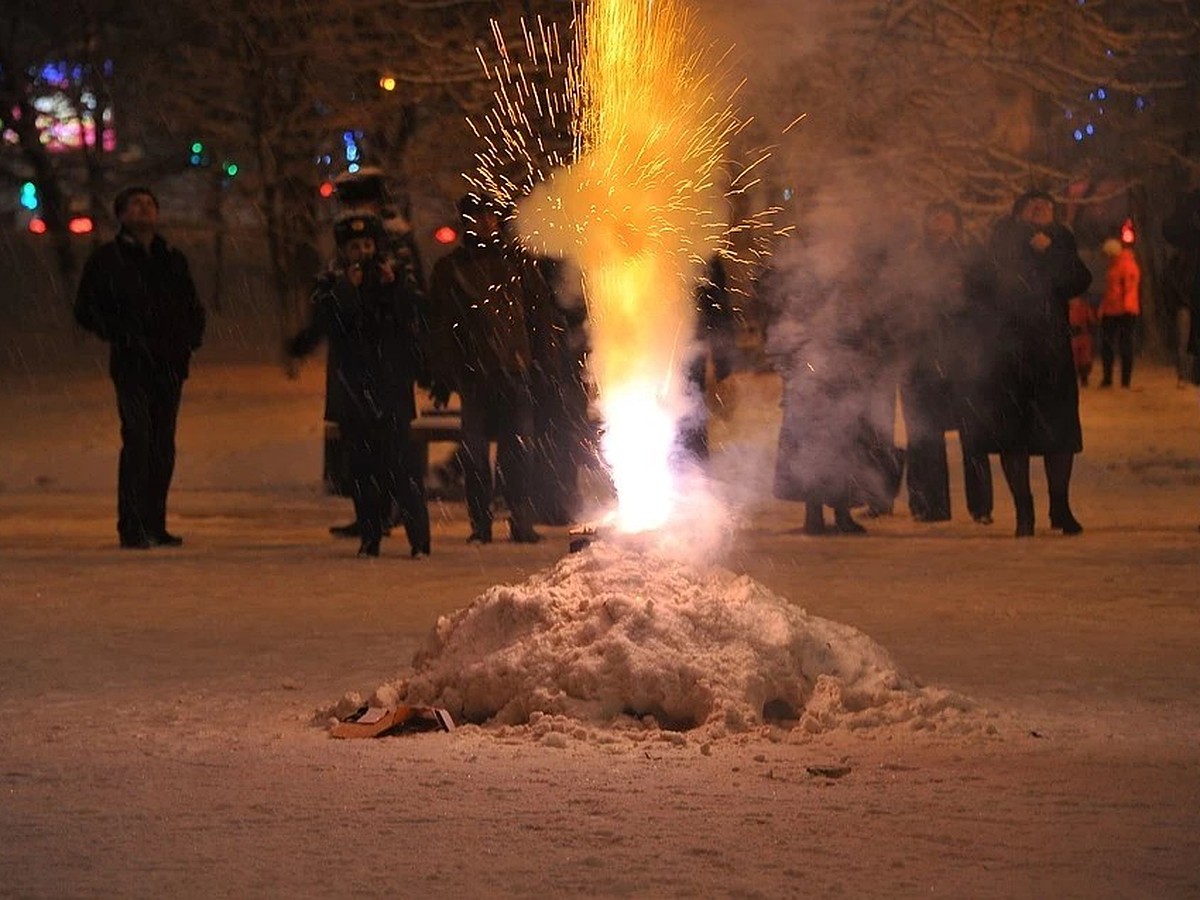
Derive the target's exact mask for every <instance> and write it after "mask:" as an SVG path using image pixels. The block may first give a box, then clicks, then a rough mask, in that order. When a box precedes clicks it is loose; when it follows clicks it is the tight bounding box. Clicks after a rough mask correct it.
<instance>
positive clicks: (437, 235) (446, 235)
mask: <svg viewBox="0 0 1200 900" xmlns="http://www.w3.org/2000/svg"><path fill="white" fill-rule="evenodd" d="M433 239H434V240H435V241H437V242H438V243H439V244H453V243H454V242H455V241H457V240H458V232H457V231H455V230H454V229H453V228H451V227H450V226H449V225H443V226H442V227H441V228H439V229H438V230H437V231H435V232H434V233H433Z"/></svg>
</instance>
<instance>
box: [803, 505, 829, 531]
mask: <svg viewBox="0 0 1200 900" xmlns="http://www.w3.org/2000/svg"><path fill="white" fill-rule="evenodd" d="M804 533H805V534H813V535H817V534H824V533H825V505H824V504H823V503H816V502H814V501H811V500H810V501H808V502H807V503H805V504H804Z"/></svg>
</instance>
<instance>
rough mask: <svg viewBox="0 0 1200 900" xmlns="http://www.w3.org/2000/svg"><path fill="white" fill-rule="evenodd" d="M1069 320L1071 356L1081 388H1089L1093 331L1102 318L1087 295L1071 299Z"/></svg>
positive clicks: (1068, 307) (1068, 308)
mask: <svg viewBox="0 0 1200 900" xmlns="http://www.w3.org/2000/svg"><path fill="white" fill-rule="evenodd" d="M1067 318H1068V320H1069V321H1070V323H1071V356H1072V357H1074V359H1075V372H1076V374H1077V375H1078V376H1079V386H1080V387H1087V385H1088V377H1089V376H1090V375H1091V374H1092V329H1093V327H1094V326H1095V325H1096V323H1097V322H1099V321H1100V317H1099V315H1097V313H1096V310H1095V309H1093V308H1092V305H1091V304H1090V303H1088V298H1087V295H1085V294H1081V295H1079V296H1078V297H1072V298H1071V301H1070V303H1069V304H1068V305H1067Z"/></svg>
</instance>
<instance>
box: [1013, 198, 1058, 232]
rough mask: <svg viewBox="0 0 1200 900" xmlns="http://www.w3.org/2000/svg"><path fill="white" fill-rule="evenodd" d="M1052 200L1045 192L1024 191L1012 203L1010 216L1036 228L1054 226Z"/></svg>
mask: <svg viewBox="0 0 1200 900" xmlns="http://www.w3.org/2000/svg"><path fill="white" fill-rule="evenodd" d="M1054 212H1055V210H1054V198H1053V197H1051V196H1050V195H1049V194H1048V193H1046V192H1045V191H1026V192H1025V193H1024V194H1022V195H1021V196H1020V197H1018V198H1017V199H1016V202H1014V203H1013V209H1012V214H1013V218H1014V219H1019V220H1020V221H1022V222H1025V223H1027V224H1029V225H1033V226H1034V227H1036V228H1046V227H1048V226H1050V225H1053V224H1054Z"/></svg>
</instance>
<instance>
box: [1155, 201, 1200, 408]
mask: <svg viewBox="0 0 1200 900" xmlns="http://www.w3.org/2000/svg"><path fill="white" fill-rule="evenodd" d="M1163 237H1164V238H1166V240H1167V243H1169V244H1170V245H1171V246H1172V247H1173V248H1174V249H1175V252H1176V258H1175V260H1174V265H1173V267H1172V268H1173V271H1174V273H1175V281H1176V282H1177V290H1178V292H1179V303H1180V305H1181V306H1184V307H1186V308H1187V310H1188V313H1189V315H1188V316H1187V318H1188V334H1187V336H1186V338H1185V340H1186V344H1185V348H1186V350H1187V353H1188V354H1189V355H1190V356H1191V359H1192V366H1191V371H1190V372H1189V373H1184V374H1186V375H1188V376H1190V378H1189V380H1191V381H1192V382H1193V383H1196V384H1200V189H1197V190H1194V191H1191V192H1190V193H1187V194H1184V195H1183V196H1181V197H1180V198H1179V200H1178V201H1177V202H1176V204H1175V208H1174V209H1173V210H1172V211H1171V214H1170V215H1169V216H1168V217H1167V219H1166V221H1165V222H1163Z"/></svg>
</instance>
